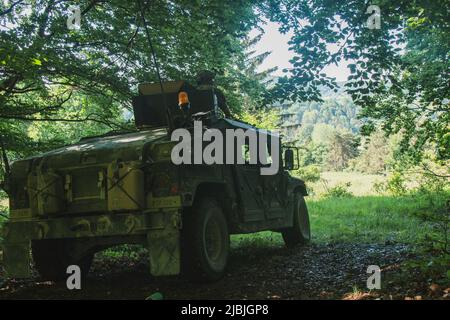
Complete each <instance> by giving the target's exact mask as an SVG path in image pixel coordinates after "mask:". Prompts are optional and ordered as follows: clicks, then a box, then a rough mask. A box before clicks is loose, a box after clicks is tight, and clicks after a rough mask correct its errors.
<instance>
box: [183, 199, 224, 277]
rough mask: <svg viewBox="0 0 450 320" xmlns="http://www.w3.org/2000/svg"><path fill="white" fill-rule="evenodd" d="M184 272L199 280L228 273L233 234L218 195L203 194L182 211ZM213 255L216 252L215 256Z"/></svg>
mask: <svg viewBox="0 0 450 320" xmlns="http://www.w3.org/2000/svg"><path fill="white" fill-rule="evenodd" d="M181 241H182V252H181V258H182V264H181V266H182V273H183V274H184V275H185V276H187V277H188V278H189V279H191V280H194V281H200V282H212V281H217V280H219V279H220V278H222V277H223V275H224V274H225V269H226V267H227V264H228V255H229V251H230V234H229V231H228V223H227V220H226V218H225V215H224V214H223V210H222V208H221V207H220V205H219V204H218V203H217V201H216V200H215V199H212V198H203V199H201V200H200V201H198V203H197V204H196V205H195V206H194V208H193V210H191V212H186V213H185V214H184V215H183V229H182V238H181ZM213 255H214V256H213Z"/></svg>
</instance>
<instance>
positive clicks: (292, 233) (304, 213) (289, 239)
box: [281, 192, 311, 248]
mask: <svg viewBox="0 0 450 320" xmlns="http://www.w3.org/2000/svg"><path fill="white" fill-rule="evenodd" d="M281 233H282V235H283V240H284V243H285V245H286V247H288V248H293V247H296V246H298V245H304V244H307V243H308V242H309V241H310V240H311V229H310V225H309V215H308V208H307V207H306V203H305V199H304V197H303V195H302V194H301V193H299V192H296V193H295V195H294V225H293V226H292V227H291V228H286V229H284V230H282V232H281Z"/></svg>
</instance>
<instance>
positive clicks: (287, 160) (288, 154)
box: [284, 149, 294, 170]
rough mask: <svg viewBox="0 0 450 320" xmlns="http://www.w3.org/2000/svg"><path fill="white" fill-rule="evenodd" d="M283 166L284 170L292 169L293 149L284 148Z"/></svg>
mask: <svg viewBox="0 0 450 320" xmlns="http://www.w3.org/2000/svg"><path fill="white" fill-rule="evenodd" d="M284 168H285V169H286V170H293V169H294V150H292V149H286V150H284Z"/></svg>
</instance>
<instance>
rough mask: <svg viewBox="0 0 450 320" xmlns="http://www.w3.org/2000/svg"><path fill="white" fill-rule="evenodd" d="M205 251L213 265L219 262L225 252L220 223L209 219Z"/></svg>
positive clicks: (206, 226)
mask: <svg viewBox="0 0 450 320" xmlns="http://www.w3.org/2000/svg"><path fill="white" fill-rule="evenodd" d="M204 241H205V251H206V256H207V258H208V260H209V261H211V262H212V263H217V262H219V260H220V258H221V256H222V252H223V241H222V230H221V228H220V225H219V223H218V221H216V220H215V219H211V218H210V219H208V221H207V222H206V225H205V237H204Z"/></svg>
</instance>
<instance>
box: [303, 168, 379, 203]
mask: <svg viewBox="0 0 450 320" xmlns="http://www.w3.org/2000/svg"><path fill="white" fill-rule="evenodd" d="M385 181H386V176H383V175H375V174H362V173H358V172H331V171H325V172H322V173H321V174H320V180H319V181H317V182H314V183H308V187H310V189H311V190H312V191H313V194H312V196H313V197H320V196H321V195H323V194H324V193H326V192H327V191H328V190H329V189H330V188H333V187H335V186H337V185H343V184H346V183H349V184H350V186H349V187H348V191H350V192H351V193H352V194H353V195H355V196H368V195H374V194H375V190H374V184H375V183H379V182H385Z"/></svg>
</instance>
